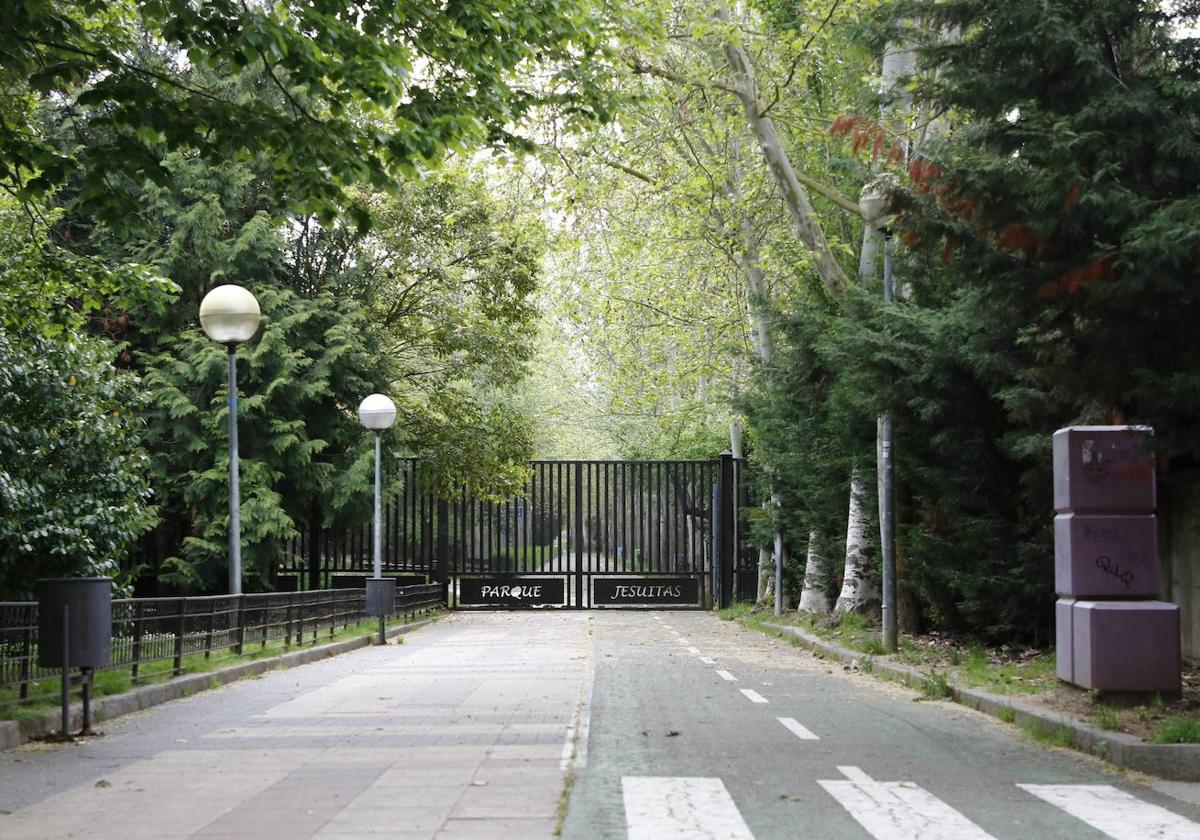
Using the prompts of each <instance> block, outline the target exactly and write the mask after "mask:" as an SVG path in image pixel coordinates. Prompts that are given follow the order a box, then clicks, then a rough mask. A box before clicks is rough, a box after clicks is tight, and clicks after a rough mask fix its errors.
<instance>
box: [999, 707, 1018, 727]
mask: <svg viewBox="0 0 1200 840" xmlns="http://www.w3.org/2000/svg"><path fill="white" fill-rule="evenodd" d="M996 717H998V718H1000V720H1002V721H1004V722H1005V723H1012V722H1013V721H1015V720H1016V719H1017V712H1016V710H1015V709H1013V708H1011V707H1009V706H1001V707H1000V711H999V712H998V713H997V714H996Z"/></svg>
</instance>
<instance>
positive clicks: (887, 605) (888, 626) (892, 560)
mask: <svg viewBox="0 0 1200 840" xmlns="http://www.w3.org/2000/svg"><path fill="white" fill-rule="evenodd" d="M882 233H883V303H884V305H885V306H891V305H892V301H893V297H894V290H893V287H892V237H891V231H889V230H887V229H886V228H885V229H884V230H883V231H882ZM894 442H895V429H894V428H893V426H892V412H891V411H890V410H888V411H884V412H883V414H881V415H880V416H879V553H880V555H881V557H880V561H881V564H882V566H883V580H882V584H883V593H882V594H883V648H884V650H887V651H894V650H895V649H896V643H897V636H898V633H897V615H896V609H897V599H896V465H895V461H894V460H893V457H892V454H893V453H892V448H893V444H894Z"/></svg>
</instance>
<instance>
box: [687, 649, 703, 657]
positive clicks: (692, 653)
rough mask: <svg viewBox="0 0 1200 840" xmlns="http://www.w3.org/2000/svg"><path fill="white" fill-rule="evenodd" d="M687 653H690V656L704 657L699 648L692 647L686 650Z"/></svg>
mask: <svg viewBox="0 0 1200 840" xmlns="http://www.w3.org/2000/svg"><path fill="white" fill-rule="evenodd" d="M688 653H690V654H691V655H692V656H703V655H704V654H702V653H701V652H700V649H699V648H694V647H690V648H688Z"/></svg>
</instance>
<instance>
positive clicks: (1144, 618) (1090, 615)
mask: <svg viewBox="0 0 1200 840" xmlns="http://www.w3.org/2000/svg"><path fill="white" fill-rule="evenodd" d="M1071 612H1072V614H1073V615H1072V635H1073V636H1074V641H1073V644H1072V652H1071V655H1072V659H1073V665H1074V669H1075V676H1074V680H1073V682H1074V683H1075V684H1076V685H1079V686H1082V687H1083V688H1089V689H1095V690H1097V691H1139V692H1140V691H1147V692H1148V691H1164V692H1178V691H1179V690H1180V688H1181V686H1182V682H1181V675H1180V650H1179V607H1177V606H1176V605H1175V604H1168V603H1166V602H1164V601H1076V602H1075V604H1074V605H1073V607H1072V609H1071Z"/></svg>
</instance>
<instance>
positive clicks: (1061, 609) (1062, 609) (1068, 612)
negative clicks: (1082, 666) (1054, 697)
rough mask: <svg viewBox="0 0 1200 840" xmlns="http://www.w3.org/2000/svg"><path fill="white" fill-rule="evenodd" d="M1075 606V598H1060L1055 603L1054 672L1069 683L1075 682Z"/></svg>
mask: <svg viewBox="0 0 1200 840" xmlns="http://www.w3.org/2000/svg"><path fill="white" fill-rule="evenodd" d="M1074 606H1075V599H1074V598H1059V599H1058V601H1057V602H1056V603H1055V604H1054V673H1055V674H1056V675H1057V676H1058V678H1059V679H1060V680H1063V681H1064V682H1069V683H1073V682H1075V657H1074V654H1075V639H1074V633H1072V632H1071V622H1072V619H1073V617H1074V611H1073V609H1072V608H1073V607H1074Z"/></svg>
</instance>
